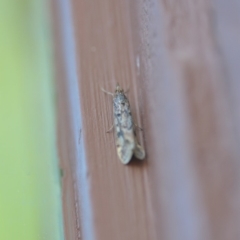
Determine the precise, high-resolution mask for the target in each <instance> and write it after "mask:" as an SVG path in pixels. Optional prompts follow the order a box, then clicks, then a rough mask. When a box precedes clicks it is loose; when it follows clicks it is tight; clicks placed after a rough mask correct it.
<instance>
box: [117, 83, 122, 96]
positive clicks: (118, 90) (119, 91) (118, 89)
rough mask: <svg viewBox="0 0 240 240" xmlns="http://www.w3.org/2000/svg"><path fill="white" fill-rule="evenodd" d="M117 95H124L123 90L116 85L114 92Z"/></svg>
mask: <svg viewBox="0 0 240 240" xmlns="http://www.w3.org/2000/svg"><path fill="white" fill-rule="evenodd" d="M117 93H124V90H123V89H122V88H121V87H120V86H119V84H118V83H117V86H116V90H115V94H117Z"/></svg>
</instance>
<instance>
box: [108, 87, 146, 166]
mask: <svg viewBox="0 0 240 240" xmlns="http://www.w3.org/2000/svg"><path fill="white" fill-rule="evenodd" d="M104 92H106V93H108V92H107V91H105V90H104ZM108 94H111V93H108ZM111 95H112V96H113V117H114V123H113V126H114V130H115V139H116V148H117V154H118V157H119V159H120V160H121V162H122V163H123V164H127V163H129V162H130V160H131V159H132V156H133V155H135V157H136V158H138V159H141V160H142V159H144V158H145V151H144V149H143V147H142V146H141V145H139V143H138V142H137V139H136V132H135V124H134V121H133V118H132V113H131V108H130V104H129V100H128V98H127V96H126V92H124V90H123V89H121V88H120V87H119V85H118V84H117V87H116V90H115V93H114V94H111Z"/></svg>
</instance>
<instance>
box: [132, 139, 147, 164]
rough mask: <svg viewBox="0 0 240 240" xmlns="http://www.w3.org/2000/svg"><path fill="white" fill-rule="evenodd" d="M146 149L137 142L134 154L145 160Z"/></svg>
mask: <svg viewBox="0 0 240 240" xmlns="http://www.w3.org/2000/svg"><path fill="white" fill-rule="evenodd" d="M145 155H146V154H145V151H144V149H143V147H142V146H141V145H140V144H138V143H136V146H135V149H134V156H135V157H136V158H138V159H140V160H143V159H144V158H145Z"/></svg>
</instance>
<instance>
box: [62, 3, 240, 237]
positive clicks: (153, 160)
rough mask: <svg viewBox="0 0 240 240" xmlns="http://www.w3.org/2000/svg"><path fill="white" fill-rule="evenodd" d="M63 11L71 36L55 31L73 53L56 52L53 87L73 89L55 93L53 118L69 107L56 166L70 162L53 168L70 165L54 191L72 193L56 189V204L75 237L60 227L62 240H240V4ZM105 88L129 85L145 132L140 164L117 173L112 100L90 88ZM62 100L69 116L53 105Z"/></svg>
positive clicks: (79, 6)
mask: <svg viewBox="0 0 240 240" xmlns="http://www.w3.org/2000/svg"><path fill="white" fill-rule="evenodd" d="M63 2H67V1H63ZM71 4H72V15H71V14H69V15H70V18H71V17H72V19H73V22H72V23H68V24H70V25H71V26H72V27H73V29H74V32H73V33H71V32H70V33H69V32H68V33H66V32H65V34H67V35H68V34H69V36H70V35H71V34H72V35H71V36H72V37H73V39H74V41H73V42H71V43H66V46H68V45H69V44H70V45H71V44H73V45H75V47H76V49H75V50H74V54H73V52H71V51H72V50H70V49H71V48H70V49H69V48H67V47H66V52H65V53H69V52H71V53H72V54H70V55H71V58H70V59H71V61H72V64H76V66H75V67H74V68H71V66H72V65H71V64H70V67H69V68H66V67H65V69H68V70H67V72H68V73H69V75H67V74H66V75H65V76H66V79H65V83H64V84H65V85H64V84H63V82H64V81H63V82H58V85H59V93H61V89H62V90H64V89H65V87H66V88H69V89H71V87H72V84H73V82H71V81H69V78H71V77H70V76H71V73H72V74H73V75H76V79H75V80H76V81H77V82H78V86H77V85H74V86H75V87H76V88H77V90H79V95H78V91H76V89H75V88H73V89H75V90H69V91H68V92H66V95H61V94H59V96H60V99H61V100H60V101H59V118H60V119H61V118H62V117H63V116H66V114H67V115H68V112H69V111H70V110H69V109H71V114H70V113H69V116H68V118H65V119H66V120H65V122H62V123H61V124H60V125H61V129H60V133H61V132H65V135H62V134H60V135H59V141H60V142H62V145H60V151H61V152H62V154H61V156H60V157H61V159H63V158H64V159H65V158H66V159H69V158H71V159H72V160H71V161H70V162H66V165H64V166H65V167H64V168H68V167H69V166H67V164H72V165H71V167H70V168H71V171H70V172H69V176H71V179H72V180H71V181H69V182H65V184H66V189H73V187H74V186H75V192H74V191H72V190H71V191H67V190H65V192H64V188H63V197H64V199H65V204H66V201H67V199H68V198H69V199H72V200H71V203H72V204H70V205H69V206H72V207H66V208H65V214H66V216H69V217H66V219H65V220H66V221H65V223H66V229H68V230H69V228H72V230H71V231H70V232H74V231H76V232H77V233H76V234H75V237H74V238H73V235H68V230H67V231H66V239H78V238H76V236H78V237H79V236H80V235H79V234H81V237H82V239H84V240H85V239H86V240H91V239H99V240H108V239H109V240H112V239H114V240H115V239H116V240H135V239H136V240H149V239H151V240H158V239H161V240H195V239H196V240H202V239H204V240H205V239H206V240H225V239H228V240H238V239H240V230H239V227H238V225H239V222H240V212H239V210H240V205H239V203H240V184H239V183H240V181H239V180H240V179H239V178H240V168H239V165H240V164H239V163H240V150H239V147H238V146H239V143H240V127H239V120H240V107H239V100H240V99H239V98H240V97H239V89H240V86H239V85H240V81H239V76H240V68H239V62H240V61H239V60H240V45H239V36H240V29H239V28H238V26H239V24H240V18H239V16H238V12H239V10H240V4H239V3H238V2H237V1H235V0H230V1H228V3H226V2H225V1H224V0H221V1H215V0H213V1H206V0H204V1H200V0H195V1H189V0H183V1H178V0H147V1H144V0H140V1H136V0H134V1H130V0H123V1H117V0H116V1H113V0H102V1H97V0H91V1H83V0H81V1H79V0H72V2H71ZM60 15H61V14H60ZM63 36H64V34H63ZM64 58H65V60H66V55H65V56H64ZM69 61H70V60H68V59H67V61H65V63H64V64H63V65H62V68H63V69H64V65H68V64H69V63H68V62H69ZM62 79H63V75H62ZM116 82H119V83H120V85H122V86H123V87H125V88H127V87H130V92H129V94H128V96H129V100H130V103H131V106H132V109H133V113H134V117H135V119H136V122H137V123H138V124H139V125H140V126H142V127H143V129H144V131H143V133H141V132H140V133H139V134H138V136H139V138H140V142H141V143H142V144H143V145H144V147H145V149H146V152H147V159H146V161H144V162H143V163H141V162H139V161H137V160H133V162H132V163H131V164H130V165H128V166H124V165H122V164H121V163H120V161H119V159H118V158H117V154H116V149H115V144H114V135H113V134H112V133H110V134H106V133H105V131H106V130H107V129H109V127H110V126H111V125H112V121H113V119H112V103H111V98H110V97H109V96H106V95H104V94H103V93H102V92H101V90H100V88H101V87H104V88H105V89H107V90H109V91H113V90H114V88H115V86H116ZM74 84H75V83H74ZM64 86H65V87H64ZM72 91H73V92H72ZM72 94H73V96H75V97H74V99H75V100H73V101H72V103H71V104H70V105H71V108H69V107H67V106H66V105H65V103H64V102H67V101H70V100H68V99H71V98H72V96H71V95H72ZM78 97H79V98H78ZM70 102H71V101H70ZM73 102H74V103H75V104H73ZM64 106H66V107H64ZM78 120H79V121H80V123H79V124H77V123H76V122H78ZM72 125H73V126H74V127H73V126H72ZM68 126H69V127H68ZM79 129H81V131H79ZM79 137H80V138H79ZM64 138H66V139H67V140H66V139H65V140H63V139H64ZM79 139H80V140H79ZM75 153H76V154H75ZM71 155H72V157H70V156H71ZM64 172H65V171H64ZM73 179H75V180H73ZM65 180H66V181H67V178H65ZM63 182H64V179H63ZM67 186H68V187H67ZM74 199H75V200H74ZM74 204H75V205H74ZM74 206H75V207H74ZM76 206H77V207H76ZM73 219H74V220H73ZM69 221H70V222H72V221H73V222H75V224H73V225H74V228H73V227H72V225H71V224H68V223H69ZM74 229H75V230H74ZM80 229H81V230H80ZM79 231H80V232H81V233H79ZM79 239H80V237H79Z"/></svg>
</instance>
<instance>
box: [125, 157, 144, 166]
mask: <svg viewBox="0 0 240 240" xmlns="http://www.w3.org/2000/svg"><path fill="white" fill-rule="evenodd" d="M147 164H148V163H147V160H146V159H144V160H139V159H137V158H136V157H133V158H132V160H131V161H130V162H129V163H128V166H132V167H133V166H134V167H144V166H146V165H147Z"/></svg>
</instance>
